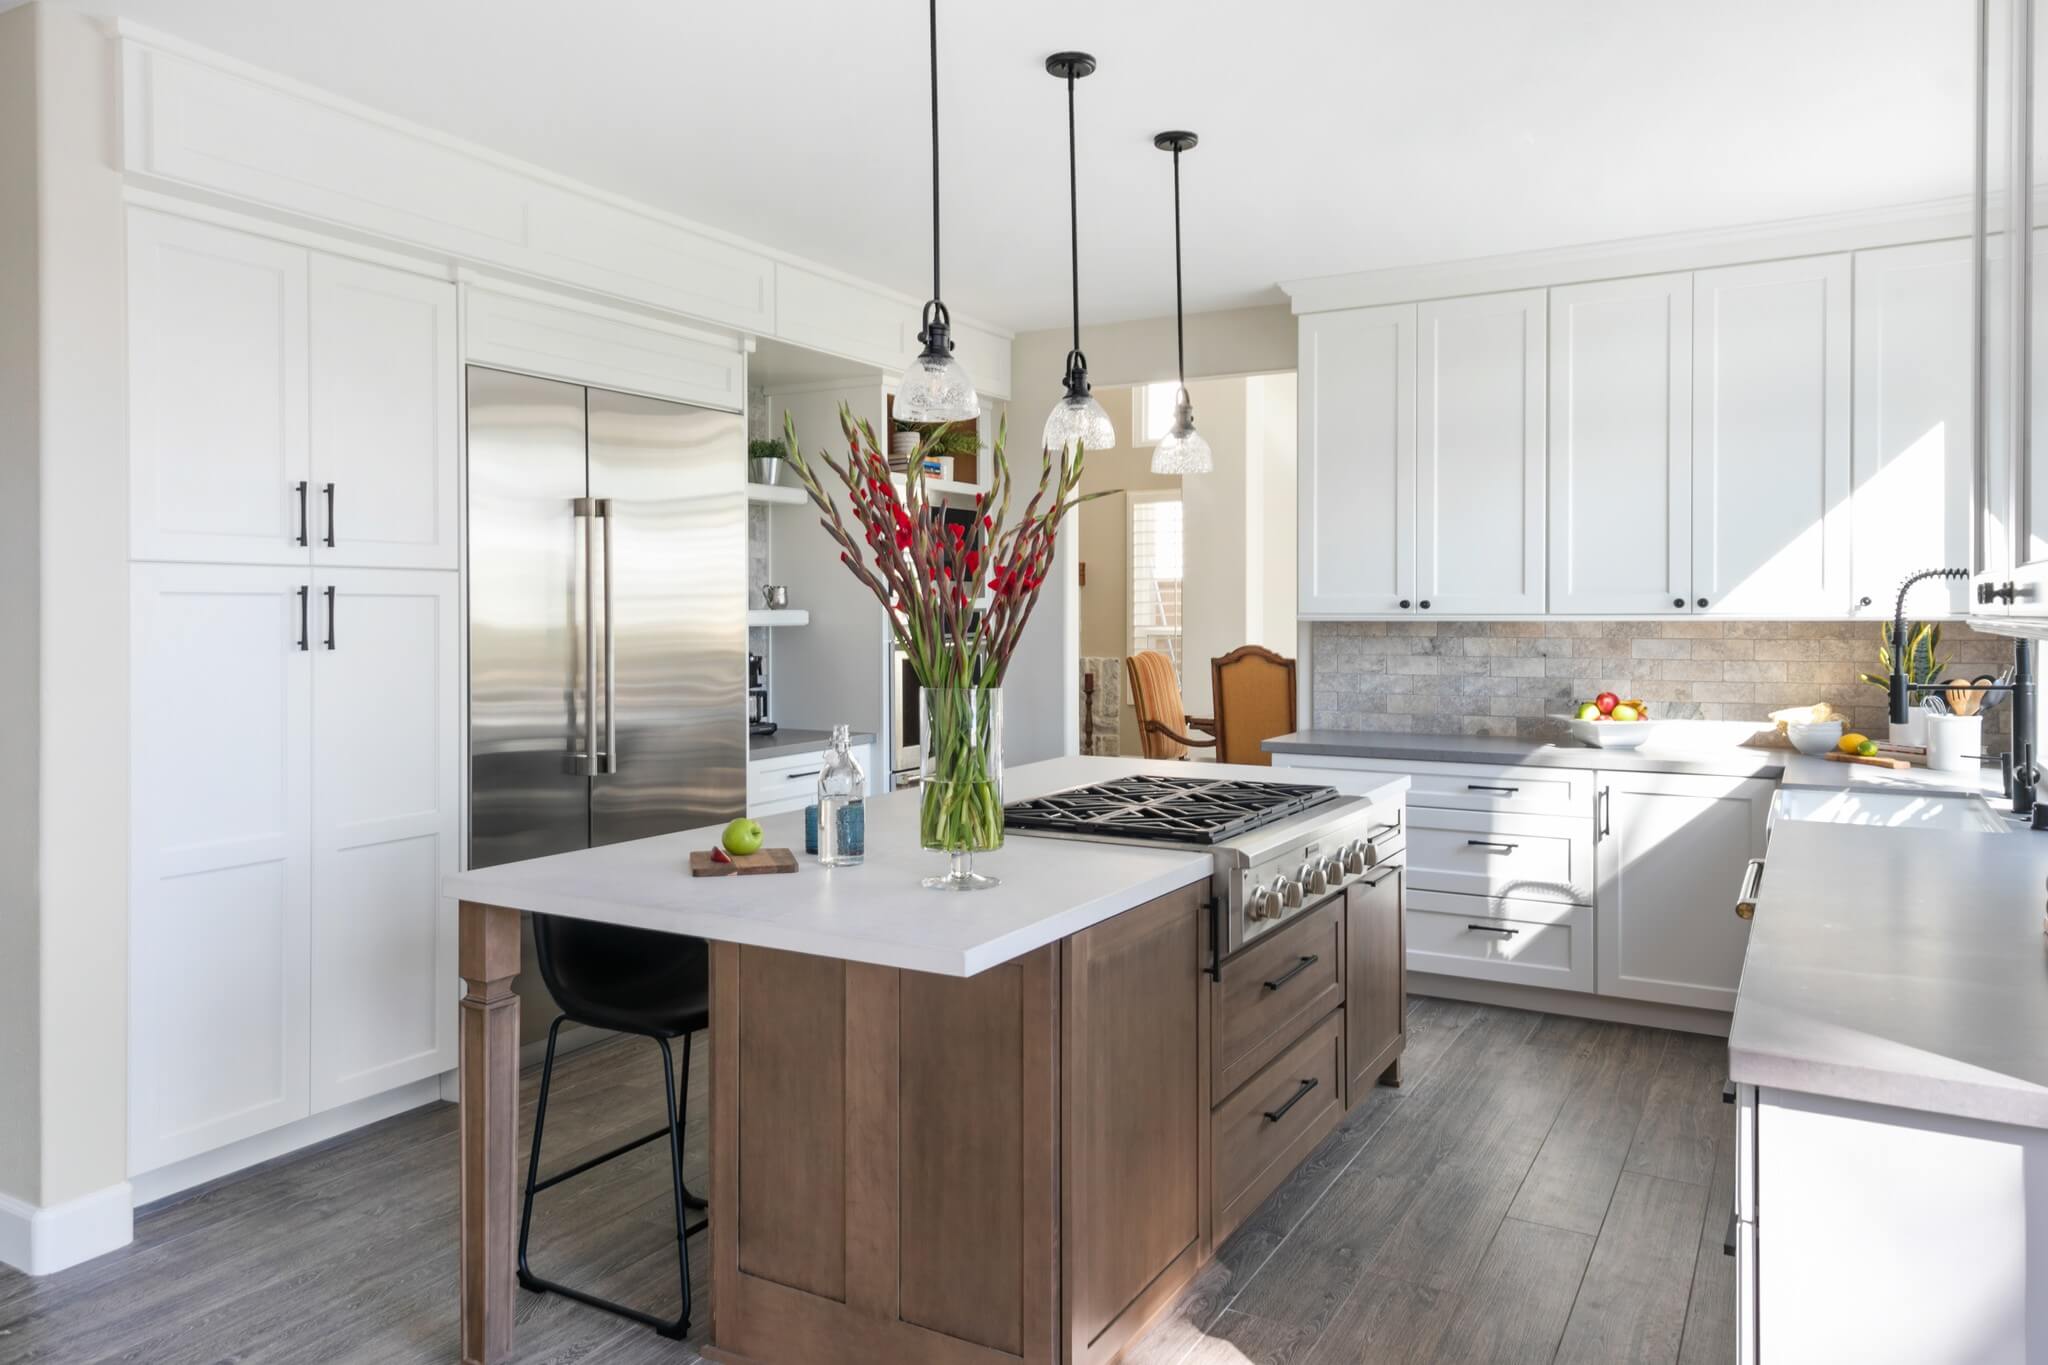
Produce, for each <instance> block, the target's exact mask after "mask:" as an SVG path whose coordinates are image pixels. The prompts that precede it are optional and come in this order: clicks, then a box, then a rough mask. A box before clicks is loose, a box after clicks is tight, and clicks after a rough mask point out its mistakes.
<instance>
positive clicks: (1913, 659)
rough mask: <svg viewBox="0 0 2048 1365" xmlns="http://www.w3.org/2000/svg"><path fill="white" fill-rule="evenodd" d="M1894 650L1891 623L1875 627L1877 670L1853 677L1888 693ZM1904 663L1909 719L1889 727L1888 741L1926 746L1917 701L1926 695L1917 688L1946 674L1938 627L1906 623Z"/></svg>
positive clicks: (1923, 715)
mask: <svg viewBox="0 0 2048 1365" xmlns="http://www.w3.org/2000/svg"><path fill="white" fill-rule="evenodd" d="M1897 648H1898V642H1897V641H1896V640H1894V639H1892V626H1891V622H1889V621H1887V622H1885V623H1884V624H1882V625H1880V626H1879V627H1878V635H1877V664H1878V671H1877V672H1876V673H1862V674H1858V675H1857V676H1859V677H1860V678H1862V679H1863V681H1864V682H1867V683H1869V684H1870V685H1871V686H1872V687H1882V688H1885V689H1887V690H1889V689H1890V687H1891V676H1892V652H1893V651H1894V650H1895V649H1897ZM1905 660H1906V682H1907V683H1908V684H1909V685H1912V686H1913V687H1914V688H1915V689H1916V690H1914V691H1911V692H1908V693H1907V694H1906V695H1907V698H1908V704H1909V705H1910V707H1911V710H1910V711H1909V712H1908V713H1907V714H1908V716H1909V717H1910V719H1908V720H1907V722H1906V723H1905V724H1904V725H1893V726H1892V730H1891V741H1892V743H1894V744H1905V745H1912V746H1914V747H1919V746H1922V745H1925V744H1926V743H1927V724H1926V720H1927V713H1926V711H1925V710H1924V709H1923V708H1922V706H1921V700H1922V698H1923V697H1924V696H1925V695H1926V694H1925V692H1924V691H1921V690H1918V689H1919V688H1920V687H1921V686H1922V685H1924V684H1928V683H1933V682H1936V681H1938V680H1939V679H1940V678H1941V677H1942V676H1943V675H1945V674H1946V673H1947V672H1948V665H1949V661H1948V660H1947V659H1944V658H1942V657H1941V627H1940V626H1938V625H1936V624H1935V623H1934V622H1932V621H1922V622H1920V623H1919V624H1918V625H1912V624H1909V625H1908V626H1907V627H1906V655H1905Z"/></svg>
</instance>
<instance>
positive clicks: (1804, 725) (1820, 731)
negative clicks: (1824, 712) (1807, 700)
mask: <svg viewBox="0 0 2048 1365" xmlns="http://www.w3.org/2000/svg"><path fill="white" fill-rule="evenodd" d="M1785 738H1787V739H1789V740H1791V741H1792V747H1793V748H1795V749H1797V750H1798V751H1799V752H1800V753H1802V754H1825V753H1829V752H1831V751H1832V750H1833V749H1834V747H1835V746H1836V745H1837V744H1840V743H1841V742H1842V722H1840V721H1838V720H1802V721H1795V722H1793V723H1792V724H1790V725H1787V726H1786V727H1785Z"/></svg>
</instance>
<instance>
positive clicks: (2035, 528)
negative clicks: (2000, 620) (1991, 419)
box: [1979, 59, 2048, 617]
mask: <svg viewBox="0 0 2048 1365" xmlns="http://www.w3.org/2000/svg"><path fill="white" fill-rule="evenodd" d="M2038 60H2039V59H2037V61H2038ZM2037 148H2038V144H2037ZM2037 154H2038V151H2037ZM2031 240H2032V242H2033V244H2034V247H2033V259H2032V261H2031V263H2030V266H2029V271H2030V273H2029V275H2028V282H2029V286H2030V292H2031V293H2032V296H2033V302H2032V305H2031V307H2030V309H2029V315H2028V316H2029V327H2030V330H2031V333H2032V335H2031V337H2030V338H2029V340H2028V343H2027V381H2026V383H2027V397H2026V408H2025V414H2024V417H2023V420H2022V433H2023V435H2022V439H2021V441H2020V448H2023V449H2024V450H2025V451H2026V458H2025V460H2024V461H2023V467H2022V468H2021V469H2020V470H2019V471H2018V477H2017V478H2014V477H2011V476H2010V474H2009V473H2008V474H2007V475H2006V476H2005V477H2004V479H2003V484H2004V489H2003V491H2004V492H2005V494H2006V496H2007V497H2008V499H2009V511H2008V512H2007V514H2006V525H2007V526H2008V527H2010V528H2011V536H2010V540H2009V542H2008V547H2007V548H2008V551H2009V554H2010V556H2011V558H2010V562H2009V563H2008V564H2007V565H2006V569H2005V575H2004V578H2003V579H2002V580H2000V581H2001V582H2005V581H2009V582H2011V584H2012V585H2013V589H2014V593H2013V598H2012V603H2011V605H2010V606H2008V607H2005V608H2004V609H2003V610H1995V611H1994V613H1993V614H1996V615H2010V616H2032V617H2040V616H2048V231H2040V230H2036V231H2035V232H2033V233H2032V234H2031ZM1979 610H1983V609H1982V608H1979Z"/></svg>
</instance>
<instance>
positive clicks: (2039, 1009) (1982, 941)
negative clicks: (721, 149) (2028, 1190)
mask: <svg viewBox="0 0 2048 1365" xmlns="http://www.w3.org/2000/svg"><path fill="white" fill-rule="evenodd" d="M2044 885H2048V837H2043V836H2040V835H2036V834H2033V833H2029V832H2026V831H2024V830H2021V831H2018V832H2015V833H2011V834H1979V833H1957V832H1947V831H1934V830H1896V829H1881V828H1874V827H1870V826H1856V825H1823V824H1794V825H1787V826H1785V827H1783V828H1781V829H1779V830H1778V831H1777V832H1775V833H1774V834H1773V835H1772V838H1771V847H1770V855H1769V858H1768V859H1767V860H1766V862H1765V865H1764V880H1763V888H1762V894H1761V895H1760V896H1759V898H1758V901H1757V908H1756V918H1755V919H1754V920H1753V921H1751V926H1750V934H1749V950H1748V956H1747V957H1746V958H1745V959H1744V963H1743V969H1742V986H1741V990H1740V991H1739V992H1738V994H1737V996H1736V1001H1735V1019H1734V1024H1733V1027H1732V1029H1731V1031H1730V1033H1729V1037H1728V1059H1729V1074H1730V1075H1732V1076H1733V1077H1734V1078H1735V1079H1736V1080H1738V1081H1741V1082H1744V1083H1745V1084H1750V1085H1759V1086H1769V1087H1777V1088H1782V1089H1786V1090H1796V1091H1802V1092H1805V1093H1807V1094H1815V1095H1828V1096H1833V1097H1836V1098H1839V1099H1848V1100H1862V1101H1866V1102H1868V1103H1872V1104H1886V1105H1894V1106H1897V1107H1899V1108H1904V1109H1917V1110H1923V1111H1925V1112H1928V1113H1936V1114H1951V1115H1960V1116H1964V1117H1969V1118H1978V1119H1986V1120H1990V1121H1993V1122H1998V1123H2011V1124H2019V1125H2024V1126H2026V1127H2030V1128H2048V936H2044V935H2043V933H2042V909H2043V901H2044V897H2043V887H2044Z"/></svg>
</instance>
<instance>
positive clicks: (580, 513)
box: [468, 367, 747, 867]
mask: <svg viewBox="0 0 2048 1365" xmlns="http://www.w3.org/2000/svg"><path fill="white" fill-rule="evenodd" d="M468 390H469V566H470V575H469V655H470V684H469V687H470V693H469V702H470V709H469V754H470V760H469V761H470V838H469V864H470V866H471V867H488V866H491V865H492V864H496V863H505V862H512V861H515V860H517V859H521V858H537V857H540V856H542V855H545V854H550V853H561V852H566V851H567V850H570V849H578V848H586V847H590V846H593V845H598V844H610V843H617V842H620V841H622V840H626V839H639V838H644V837H646V836H648V835H654V834H666V833H669V832H671V831H674V830H679V829H688V828H691V827H693V826H698V825H707V824H713V823H720V822H723V821H725V820H729V819H731V818H733V817H734V816H736V815H740V814H742V813H744V811H745V808H746V790H747V788H746V766H747V751H746V744H747V741H746V725H747V720H746V686H747V673H746V669H747V638H746V637H747V623H746V604H747V586H746V564H747V504H746V473H745V471H746V441H745V431H744V424H743V421H742V419H741V418H740V417H738V416H736V415H733V414H730V413H722V412H711V411H707V410H705V409H701V408H692V407H685V406H683V405H681V404H678V403H664V402H660V401H657V400H655V399H651V398H639V397H634V396H631V395H628V394H621V393H613V392H610V391H608V390H604V389H594V388H584V387H582V386H580V385H576V384H564V383H559V382H557V381H554V380H547V379H535V378H532V377H530V376H526V375H519V374H509V373H506V372H504V371H501V370H489V369H483V368H479V367H471V368H470V370H469V372H468Z"/></svg>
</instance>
